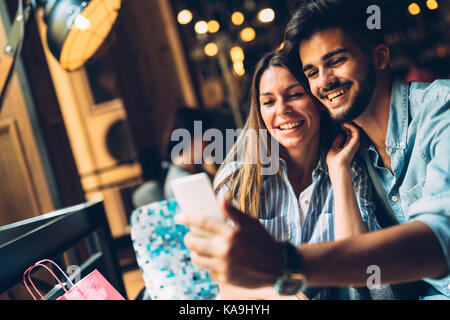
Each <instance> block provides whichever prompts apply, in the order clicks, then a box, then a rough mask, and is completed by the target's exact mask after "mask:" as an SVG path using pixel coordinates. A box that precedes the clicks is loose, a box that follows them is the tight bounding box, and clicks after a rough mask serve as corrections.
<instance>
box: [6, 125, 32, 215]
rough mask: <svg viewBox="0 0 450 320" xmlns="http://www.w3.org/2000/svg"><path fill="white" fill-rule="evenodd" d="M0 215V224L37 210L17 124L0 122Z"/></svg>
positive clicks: (30, 176) (30, 175)
mask: <svg viewBox="0 0 450 320" xmlns="http://www.w3.org/2000/svg"><path fill="white" fill-rule="evenodd" d="M0 163H1V165H0V181H1V183H0V212H1V220H2V224H8V223H12V222H16V221H19V220H21V219H26V218H29V217H30V216H34V215H37V214H38V213H39V211H40V206H39V201H38V197H37V193H36V190H35V189H34V187H33V184H32V183H31V181H32V174H31V171H30V166H29V164H28V161H27V159H26V154H25V150H24V147H23V143H22V141H21V138H20V134H19V131H18V130H17V124H16V122H15V121H14V120H13V119H8V120H1V121H0Z"/></svg>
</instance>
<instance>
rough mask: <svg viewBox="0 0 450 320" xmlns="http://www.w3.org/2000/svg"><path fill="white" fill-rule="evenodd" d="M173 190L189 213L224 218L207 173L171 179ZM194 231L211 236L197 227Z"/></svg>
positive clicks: (183, 208)
mask: <svg viewBox="0 0 450 320" xmlns="http://www.w3.org/2000/svg"><path fill="white" fill-rule="evenodd" d="M171 187H172V192H173V194H174V196H175V199H176V200H177V202H178V205H179V206H180V208H181V210H182V211H183V212H186V213H188V214H199V215H208V216H211V217H214V218H217V219H220V220H224V216H223V213H222V210H221V209H220V207H219V204H218V203H217V199H216V195H215V194H214V190H213V188H212V184H211V180H210V179H209V177H208V175H207V174H206V173H204V172H203V173H198V174H193V175H190V176H187V177H182V178H178V179H174V180H172V181H171ZM191 230H192V232H194V233H196V234H198V235H201V236H210V234H207V233H205V232H203V231H201V230H198V229H197V228H191Z"/></svg>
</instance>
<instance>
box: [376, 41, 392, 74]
mask: <svg viewBox="0 0 450 320" xmlns="http://www.w3.org/2000/svg"><path fill="white" fill-rule="evenodd" d="M389 60H390V51H389V48H388V47H387V46H386V45H384V44H379V45H378V46H376V47H375V48H374V49H373V63H374V66H375V69H377V70H384V69H386V68H387V67H388V66H389Z"/></svg>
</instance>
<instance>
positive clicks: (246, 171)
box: [215, 50, 332, 218]
mask: <svg viewBox="0 0 450 320" xmlns="http://www.w3.org/2000/svg"><path fill="white" fill-rule="evenodd" d="M295 60H299V59H295ZM269 67H283V68H286V69H287V70H289V71H290V72H291V73H292V75H293V76H294V77H295V78H296V79H297V80H298V81H299V82H300V84H301V85H302V86H303V87H304V88H305V91H306V93H307V94H309V95H310V96H311V97H312V98H313V100H314V101H315V102H316V104H317V106H319V105H320V102H318V100H317V99H316V98H314V96H313V95H312V94H311V91H310V89H309V86H308V84H307V81H306V78H305V76H304V75H303V73H302V72H300V70H301V68H300V65H298V64H296V63H295V62H294V61H290V60H289V59H288V58H287V56H286V55H285V54H284V53H283V52H282V51H279V50H277V51H273V52H270V53H267V54H266V55H264V56H263V57H262V58H261V60H259V62H258V63H257V65H256V67H255V71H254V73H253V79H252V87H251V92H250V112H249V116H248V119H247V121H246V123H245V125H244V128H243V130H242V133H241V134H240V135H239V137H238V139H237V141H236V143H235V144H234V146H233V147H232V149H231V150H230V152H229V153H228V155H227V157H226V158H225V160H224V162H223V163H222V165H221V166H220V168H219V170H218V174H217V175H216V179H217V178H218V177H219V176H220V172H221V171H222V170H223V169H224V168H225V166H227V165H228V164H229V163H230V162H234V161H238V162H240V166H239V168H238V169H237V170H235V171H234V172H233V173H232V174H230V175H229V176H227V177H226V178H225V179H223V180H222V181H216V182H219V183H218V185H217V186H216V188H215V191H216V192H218V191H219V190H220V189H221V188H223V187H226V188H227V194H226V199H227V200H231V201H233V203H234V205H235V206H237V208H238V209H239V210H241V211H242V212H245V213H247V214H250V215H251V216H252V217H255V218H258V217H259V210H260V199H261V195H260V193H261V189H262V185H263V182H264V176H263V175H262V169H263V167H264V165H263V163H262V162H261V157H260V155H261V154H267V155H268V156H269V157H270V158H271V159H272V157H271V156H272V155H271V154H270V150H271V145H270V144H271V140H273V139H270V138H268V137H267V135H266V134H262V133H263V132H266V133H267V132H268V131H267V128H266V126H265V124H264V121H263V119H262V116H261V111H260V103H259V94H260V92H259V84H260V80H261V77H262V75H263V73H264V71H266V70H267V69H268V68H269ZM324 121H328V122H330V123H331V120H330V119H329V117H328V116H327V115H325V114H322V116H321V133H320V135H321V144H322V145H324V144H325V145H327V147H328V145H329V143H330V140H331V138H332V137H331V135H329V134H326V133H325V134H324V130H328V128H330V127H329V124H324V123H323V122H324ZM262 129H266V130H262ZM249 132H251V134H249ZM269 135H270V134H269ZM324 138H326V139H324ZM325 140H326V141H325ZM331 141H332V140H331ZM255 159H256V161H254V160H255ZM277 161H278V159H277ZM271 165H273V163H272V164H271ZM277 174H280V175H281V173H280V171H279V170H278V173H277Z"/></svg>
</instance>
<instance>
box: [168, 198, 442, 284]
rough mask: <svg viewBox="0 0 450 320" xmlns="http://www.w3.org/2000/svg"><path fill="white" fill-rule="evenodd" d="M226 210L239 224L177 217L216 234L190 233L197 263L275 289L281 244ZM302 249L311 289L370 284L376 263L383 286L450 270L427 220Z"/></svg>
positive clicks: (222, 277)
mask: <svg viewBox="0 0 450 320" xmlns="http://www.w3.org/2000/svg"><path fill="white" fill-rule="evenodd" d="M222 208H223V210H224V212H225V213H226V215H227V216H228V218H230V219H231V220H233V222H234V226H230V225H229V224H227V223H225V222H223V221H219V220H215V219H212V218H209V217H199V216H198V215H192V216H189V215H188V214H183V213H181V214H179V215H177V218H176V219H177V222H178V223H181V224H187V225H190V226H196V227H198V228H203V229H205V230H206V231H208V232H210V233H212V234H213V236H212V238H201V237H197V236H195V235H193V234H191V233H189V234H187V235H186V237H185V244H186V246H187V247H188V248H189V249H190V250H191V258H192V261H193V262H194V263H195V264H197V265H199V266H201V267H205V268H207V269H209V270H210V272H211V275H212V276H213V277H214V278H215V279H217V280H219V281H220V282H227V283H230V284H233V285H237V286H242V287H247V288H258V287H262V286H267V285H273V284H274V282H275V279H276V278H277V277H278V276H280V275H281V273H282V268H283V267H282V265H283V262H282V251H281V247H280V245H279V243H278V242H276V241H275V240H274V239H273V238H272V236H271V235H270V234H269V233H268V232H267V231H266V230H265V229H264V227H263V226H262V225H261V224H260V223H259V221H257V220H256V219H252V218H251V217H249V216H247V215H245V214H243V213H242V212H240V211H238V210H236V209H234V208H232V207H231V206H230V205H228V204H226V203H224V202H222ZM298 249H299V252H300V255H301V257H302V258H303V269H304V272H305V274H306V277H307V280H308V284H309V286H310V287H324V286H348V285H354V286H365V285H366V282H367V279H368V277H369V276H370V275H368V274H367V268H368V267H369V266H371V265H377V266H379V267H380V270H381V282H382V283H400V282H411V281H415V280H418V279H422V278H425V277H428V278H433V277H438V276H442V275H444V274H446V273H447V272H448V270H447V264H446V260H445V258H444V255H443V253H442V249H441V247H440V245H439V243H438V241H437V239H436V236H435V235H434V233H433V231H432V230H431V229H430V228H429V227H428V226H427V225H426V224H424V223H422V222H412V223H407V224H403V225H399V226H395V227H391V228H388V229H385V230H381V231H377V232H373V233H366V234H363V235H359V236H356V237H352V238H349V239H345V240H341V241H336V242H324V243H317V244H313V245H301V246H299V247H298Z"/></svg>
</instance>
